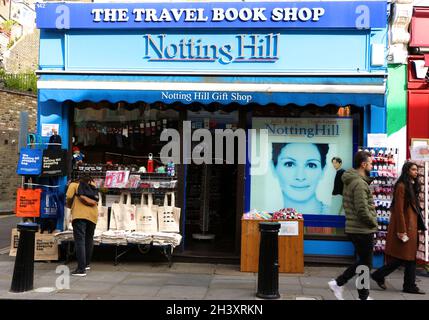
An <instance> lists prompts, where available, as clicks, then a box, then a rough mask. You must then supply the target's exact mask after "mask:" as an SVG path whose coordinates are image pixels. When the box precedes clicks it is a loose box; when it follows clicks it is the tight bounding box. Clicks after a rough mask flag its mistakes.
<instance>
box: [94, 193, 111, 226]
mask: <svg viewBox="0 0 429 320" xmlns="http://www.w3.org/2000/svg"><path fill="white" fill-rule="evenodd" d="M101 199H102V196H101V194H100V193H99V194H98V219H97V226H96V227H95V230H96V231H100V232H104V231H107V229H108V228H107V227H108V222H109V221H108V213H109V211H108V209H109V208H108V207H106V206H103V203H102V200H101Z"/></svg>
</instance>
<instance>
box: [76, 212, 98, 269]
mask: <svg viewBox="0 0 429 320" xmlns="http://www.w3.org/2000/svg"><path fill="white" fill-rule="evenodd" d="M72 225H73V237H74V243H75V250H76V259H77V269H78V270H79V271H85V268H86V266H89V264H90V262H91V256H92V248H93V246H94V230H95V226H96V225H95V223H93V222H91V221H89V220H85V219H74V220H73V221H72Z"/></svg>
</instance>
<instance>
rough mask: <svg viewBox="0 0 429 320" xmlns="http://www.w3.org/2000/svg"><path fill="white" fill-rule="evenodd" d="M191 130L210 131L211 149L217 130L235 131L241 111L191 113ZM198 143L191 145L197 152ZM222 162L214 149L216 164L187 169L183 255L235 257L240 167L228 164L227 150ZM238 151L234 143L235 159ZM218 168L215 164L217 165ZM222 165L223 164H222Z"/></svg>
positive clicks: (213, 158) (213, 157)
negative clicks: (202, 129)
mask: <svg viewBox="0 0 429 320" xmlns="http://www.w3.org/2000/svg"><path fill="white" fill-rule="evenodd" d="M188 120H189V121H191V122H192V129H193V130H197V129H200V128H205V129H209V130H210V132H212V146H213V148H215V147H219V146H218V145H215V134H214V133H215V130H216V129H231V130H235V129H236V128H237V126H238V111H231V112H226V111H214V112H207V111H198V112H192V111H189V112H188ZM198 144H199V142H195V141H194V142H193V143H192V149H194V148H195V147H196V146H197V145H198ZM223 150H224V152H223V155H224V158H223V159H217V158H216V155H215V152H214V149H213V155H212V163H213V164H205V163H203V164H195V163H194V161H193V162H192V164H189V165H187V167H186V196H185V199H186V217H185V219H186V220H185V242H184V254H186V255H192V256H205V257H209V258H210V257H232V256H234V255H236V252H237V251H238V250H237V249H238V248H236V217H237V208H236V207H237V177H238V165H237V161H236V159H234V163H233V164H231V163H227V161H226V159H225V154H226V152H227V151H226V146H225V145H224V146H223ZM237 153H238V147H237V143H234V156H235V158H236V157H237ZM216 162H217V163H218V164H215V163H216ZM219 162H221V163H222V164H219Z"/></svg>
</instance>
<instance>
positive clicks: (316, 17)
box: [313, 8, 325, 21]
mask: <svg viewBox="0 0 429 320" xmlns="http://www.w3.org/2000/svg"><path fill="white" fill-rule="evenodd" d="M324 14H325V9H324V8H314V16H313V21H319V18H320V17H321V16H323V15H324Z"/></svg>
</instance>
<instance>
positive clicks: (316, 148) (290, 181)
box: [272, 143, 329, 212]
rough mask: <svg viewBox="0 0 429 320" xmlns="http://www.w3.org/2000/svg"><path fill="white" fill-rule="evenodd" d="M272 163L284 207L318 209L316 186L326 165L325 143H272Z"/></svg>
mask: <svg viewBox="0 0 429 320" xmlns="http://www.w3.org/2000/svg"><path fill="white" fill-rule="evenodd" d="M272 150H273V151H272V162H273V166H274V171H275V175H276V177H277V179H278V183H279V185H280V189H281V192H282V196H283V201H284V203H285V207H287V208H295V207H297V206H300V207H308V208H314V209H313V210H316V211H319V212H321V211H322V210H323V203H322V202H321V201H319V200H318V199H317V197H316V188H317V186H318V184H319V181H320V180H321V177H322V174H323V169H324V168H325V166H326V155H327V153H328V150H329V145H328V144H314V143H273V144H272Z"/></svg>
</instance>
